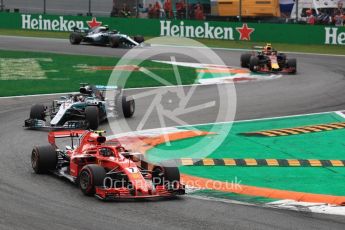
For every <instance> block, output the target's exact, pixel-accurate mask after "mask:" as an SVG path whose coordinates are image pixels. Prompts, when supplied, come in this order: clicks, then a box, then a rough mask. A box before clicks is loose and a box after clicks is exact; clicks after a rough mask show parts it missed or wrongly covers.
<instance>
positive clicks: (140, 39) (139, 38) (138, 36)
mask: <svg viewBox="0 0 345 230" xmlns="http://www.w3.org/2000/svg"><path fill="white" fill-rule="evenodd" d="M134 41H136V42H138V43H139V44H140V43H143V42H144V41H145V39H144V37H143V36H141V35H137V36H134Z"/></svg>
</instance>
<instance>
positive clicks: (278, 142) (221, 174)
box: [149, 113, 345, 196]
mask: <svg viewBox="0 0 345 230" xmlns="http://www.w3.org/2000/svg"><path fill="white" fill-rule="evenodd" d="M344 120H345V119H344V118H342V117H341V116H339V115H337V114H336V113H326V114H319V115H308V116H298V117H290V118H279V119H269V120H258V121H250V122H235V123H234V124H233V126H232V129H231V132H230V133H229V135H228V136H227V138H226V139H225V140H224V142H223V143H222V144H221V146H220V147H219V148H218V149H217V150H216V151H214V152H213V153H212V154H211V155H209V156H207V158H261V159H262V158H271V159H272V158H282V159H291V158H294V159H345V138H344V137H345V130H344V129H339V130H333V131H324V132H316V133H308V134H301V135H292V136H281V137H254V136H253V137H246V136H241V135H238V134H239V133H243V132H253V131H258V130H268V129H280V128H290V127H298V126H304V125H313V124H325V123H332V122H338V121H344ZM216 125H217V124H216ZM218 125H228V124H218ZM196 128H198V129H200V130H205V131H207V130H210V128H211V125H201V126H197V127H196ZM203 138H204V139H205V140H204V141H211V139H212V138H215V136H212V135H209V136H206V137H196V138H190V139H185V140H180V141H175V142H171V146H167V145H159V146H157V147H156V148H154V149H152V150H150V151H149V157H150V159H152V160H153V161H158V160H162V159H177V158H188V157H190V155H189V153H188V152H183V148H184V147H186V146H190V145H192V144H194V143H196V142H198V141H200V140H202V139H203ZM162 149H163V150H167V149H170V150H171V149H176V151H174V154H170V155H167V154H165V155H162V154H161V150H162ZM198 151H199V152H200V153H201V151H202V149H196V150H195V152H198ZM163 153H165V151H163ZM180 170H181V172H182V173H185V174H189V175H194V176H199V177H204V178H210V179H213V180H220V181H228V182H231V181H234V180H235V178H237V180H240V181H241V183H242V184H244V185H252V186H258V187H266V188H274V189H281V190H291V191H298V192H307V193H317V194H329V195H339V196H345V183H344V180H345V167H328V168H322V167H231V166H194V167H193V166H184V167H181V168H180ZM216 194H217V193H216ZM218 195H219V194H218ZM223 195H224V194H223Z"/></svg>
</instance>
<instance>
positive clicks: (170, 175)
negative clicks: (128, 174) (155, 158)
mask: <svg viewBox="0 0 345 230" xmlns="http://www.w3.org/2000/svg"><path fill="white" fill-rule="evenodd" d="M152 182H153V184H154V185H155V186H157V185H164V186H165V187H166V188H167V189H168V190H174V189H178V186H179V184H180V171H179V169H178V168H177V167H162V166H156V167H154V168H153V170H152Z"/></svg>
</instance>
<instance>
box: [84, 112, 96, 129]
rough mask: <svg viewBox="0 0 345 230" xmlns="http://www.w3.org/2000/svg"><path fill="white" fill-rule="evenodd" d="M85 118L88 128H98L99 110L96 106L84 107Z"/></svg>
mask: <svg viewBox="0 0 345 230" xmlns="http://www.w3.org/2000/svg"><path fill="white" fill-rule="evenodd" d="M85 119H86V121H87V122H88V128H89V129H92V130H96V129H98V126H99V111H98V107H97V106H88V107H86V108H85Z"/></svg>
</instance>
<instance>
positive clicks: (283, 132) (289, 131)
mask: <svg viewBox="0 0 345 230" xmlns="http://www.w3.org/2000/svg"><path fill="white" fill-rule="evenodd" d="M344 128H345V122H336V123H329V124H320V125H309V126H301V127H295V128H286V129H272V130H261V131H255V132H248V133H241V134H242V135H245V136H263V137H277V136H290V135H297V134H306V133H315V132H323V131H331V130H336V129H344Z"/></svg>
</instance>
